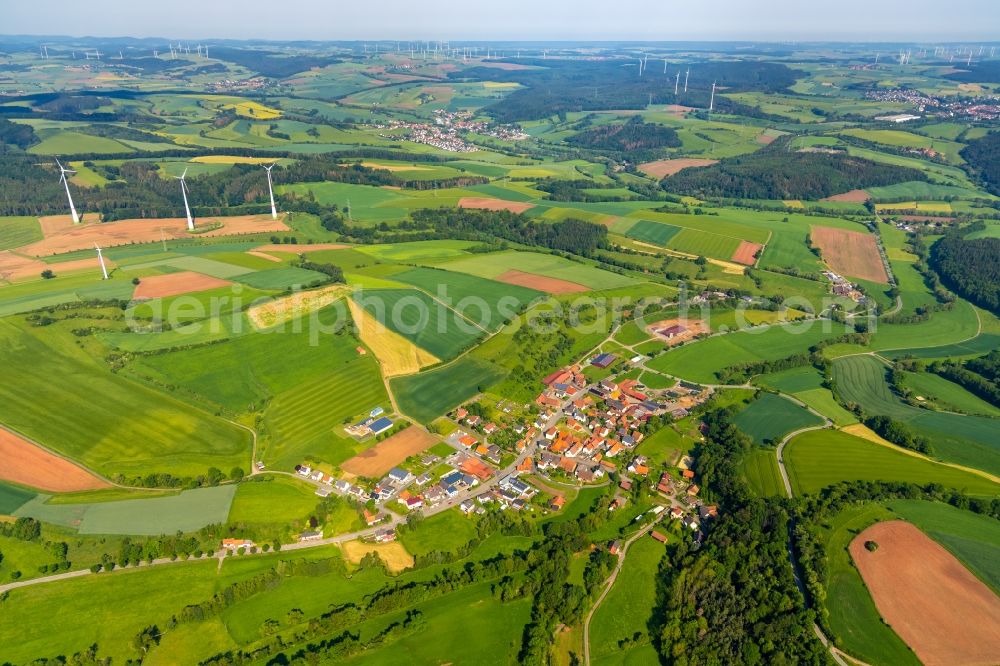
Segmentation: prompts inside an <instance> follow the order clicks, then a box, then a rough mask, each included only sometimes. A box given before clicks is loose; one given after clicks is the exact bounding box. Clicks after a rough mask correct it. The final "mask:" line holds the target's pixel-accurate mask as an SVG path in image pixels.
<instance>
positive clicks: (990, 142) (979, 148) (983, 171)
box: [961, 131, 1000, 195]
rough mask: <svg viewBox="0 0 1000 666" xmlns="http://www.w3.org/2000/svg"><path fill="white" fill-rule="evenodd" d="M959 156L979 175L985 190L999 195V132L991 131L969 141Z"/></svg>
mask: <svg viewBox="0 0 1000 666" xmlns="http://www.w3.org/2000/svg"><path fill="white" fill-rule="evenodd" d="M961 155H962V157H964V158H965V161H966V162H968V163H969V166H971V167H972V168H973V169H975V170H976V171H977V172H978V173H979V177H980V178H981V179H982V180H983V182H984V183H985V184H986V189H987V190H989V191H990V192H991V193H993V194H996V195H1000V132H997V131H993V132H990V133H989V134H987V135H986V136H984V137H982V138H979V139H975V140H974V141H970V142H969V144H968V145H967V146H966V147H965V148H963V149H962V152H961Z"/></svg>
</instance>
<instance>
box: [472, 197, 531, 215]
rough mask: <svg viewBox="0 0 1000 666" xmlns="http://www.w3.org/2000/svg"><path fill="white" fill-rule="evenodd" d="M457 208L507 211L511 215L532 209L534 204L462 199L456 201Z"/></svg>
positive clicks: (476, 198)
mask: <svg viewBox="0 0 1000 666" xmlns="http://www.w3.org/2000/svg"><path fill="white" fill-rule="evenodd" d="M458 206H459V208H480V209H482V210H509V211H510V212H512V213H523V212H524V211H526V210H530V209H532V208H534V207H535V206H534V204H530V203H525V202H523V201H507V200H506V199H487V198H485V197H462V198H461V199H459V200H458Z"/></svg>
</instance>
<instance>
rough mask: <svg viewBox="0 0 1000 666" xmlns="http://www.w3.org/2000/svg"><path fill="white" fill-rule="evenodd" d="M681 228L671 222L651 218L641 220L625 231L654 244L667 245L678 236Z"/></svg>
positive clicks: (626, 233)
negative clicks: (656, 220) (662, 222)
mask: <svg viewBox="0 0 1000 666" xmlns="http://www.w3.org/2000/svg"><path fill="white" fill-rule="evenodd" d="M680 230H681V229H680V227H675V226H673V225H670V224H661V223H660V222H651V221H649V220H639V221H637V222H636V223H635V224H633V225H632V226H631V227H630V228H629V230H628V231H626V232H625V235H626V236H628V237H629V238H634V239H635V240H638V241H642V242H644V243H652V244H653V245H660V246H662V247H667V243H668V242H669V241H670V239H671V238H673V237H674V236H676V235H677V233H678V232H679V231H680Z"/></svg>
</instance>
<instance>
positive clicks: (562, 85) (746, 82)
mask: <svg viewBox="0 0 1000 666" xmlns="http://www.w3.org/2000/svg"><path fill="white" fill-rule="evenodd" d="M516 63H517V64H521V65H528V66H529V67H531V69H514V70H501V69H497V68H495V67H473V68H470V69H467V70H463V71H461V72H455V73H453V74H451V75H450V76H452V77H453V78H456V79H458V78H462V79H470V78H471V79H473V80H482V81H502V82H514V83H520V84H521V85H523V86H525V87H524V88H522V89H519V90H516V91H514V92H512V93H511V94H509V95H507V96H506V97H504V98H503V99H502V100H500V101H499V102H497V103H496V104H493V105H491V106H489V107H487V108H486V109H485V110H486V111H487V113H489V114H490V115H492V116H493V117H494V118H495V119H496V120H498V121H500V122H504V123H513V122H518V121H522V120H537V119H539V118H545V117H548V116H551V115H553V114H560V115H563V114H566V113H570V112H574V111H601V110H608V109H642V108H645V107H646V105H648V104H650V103H652V104H684V105H685V106H695V107H708V103H709V96H710V94H711V89H712V82H713V81H715V82H717V83H718V85H720V86H723V87H725V88H727V89H728V90H729V91H730V92H746V91H752V90H755V91H761V92H781V91H783V90H785V89H786V88H788V86H791V85H792V84H794V83H795V80H796V78H797V77H798V76H800V75H802V74H803V72H799V71H797V70H793V69H791V68H790V67H787V66H785V65H782V64H779V63H769V62H752V61H711V62H698V63H691V64H680V63H672V64H671V63H668V64H667V67H666V73H664V71H663V66H664V65H663V61H662V60H658V61H656V62H655V63H650V62H649V61H648V60H647V61H646V63H645V64H646V66H648V70H647V71H644V72H643V74H642V76H640V75H639V60H638V58H637V59H636V60H634V61H622V60H596V61H594V60H586V61H583V60H555V59H540V58H532V59H526V58H522V59H519V60H517V61H516ZM688 68H690V70H691V75H690V78H689V85H688V92H685V93H680V94H678V95H675V94H674V86H673V84H674V82H675V80H676V78H675V77H676V75H677V72H678V71H681V78H684V72H683V71H682V70H687V69H688Z"/></svg>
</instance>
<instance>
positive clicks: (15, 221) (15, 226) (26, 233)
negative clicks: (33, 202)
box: [0, 217, 42, 250]
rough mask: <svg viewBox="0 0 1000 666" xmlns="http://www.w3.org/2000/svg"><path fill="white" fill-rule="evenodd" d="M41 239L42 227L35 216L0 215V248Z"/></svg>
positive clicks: (5, 248) (3, 248) (17, 245)
mask: <svg viewBox="0 0 1000 666" xmlns="http://www.w3.org/2000/svg"><path fill="white" fill-rule="evenodd" d="M40 240H42V227H41V226H40V225H39V224H38V218H35V217H0V250H9V249H11V248H14V247H21V246H22V245H27V244H28V243H34V242H35V241H40Z"/></svg>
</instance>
